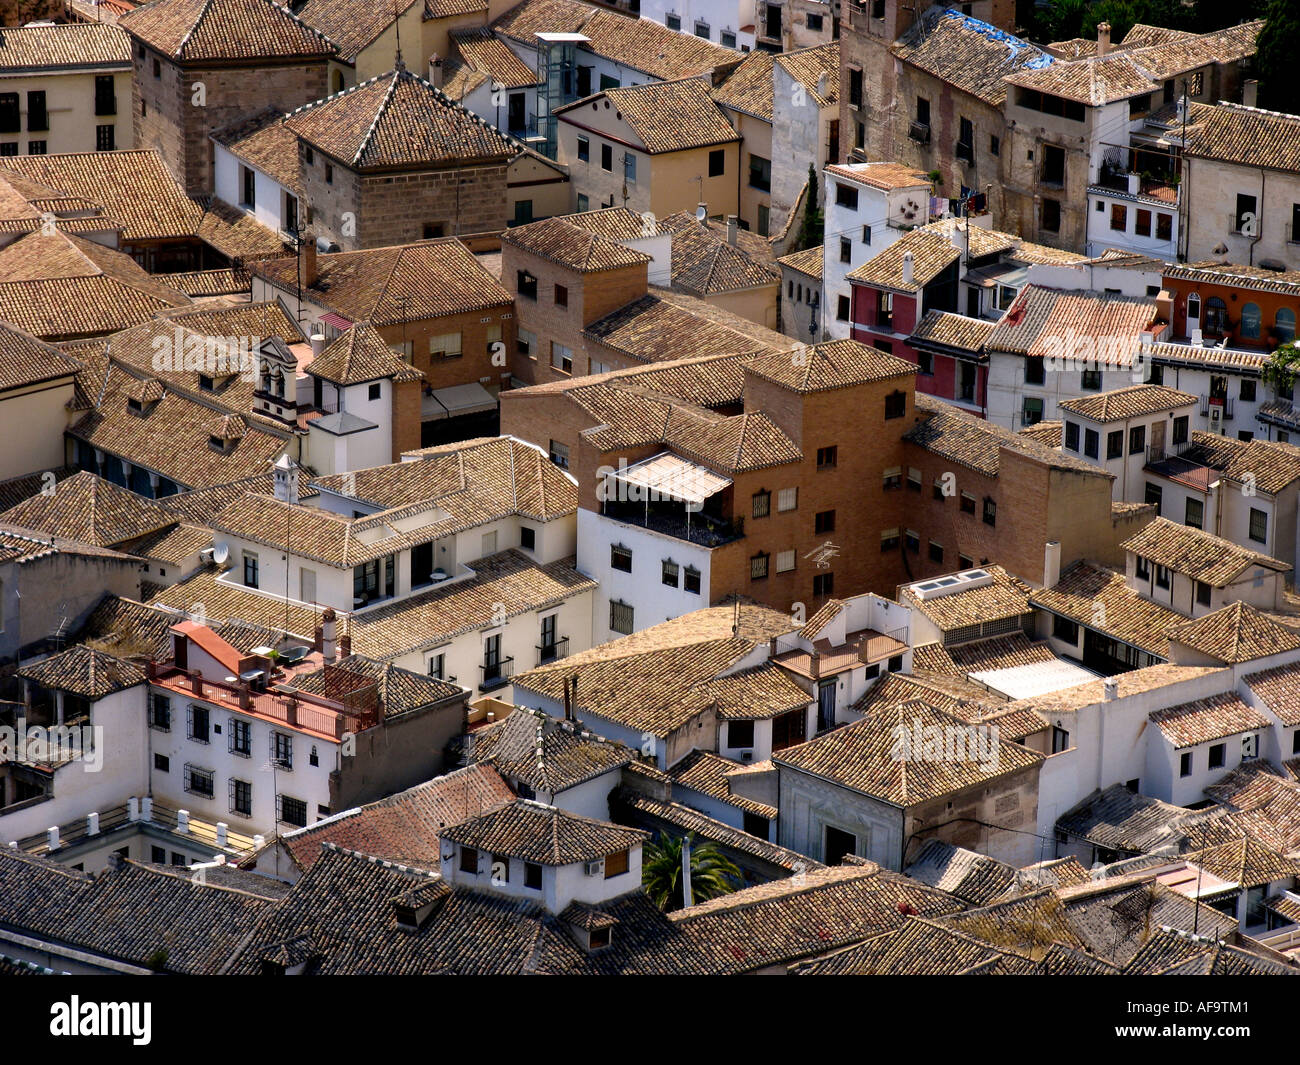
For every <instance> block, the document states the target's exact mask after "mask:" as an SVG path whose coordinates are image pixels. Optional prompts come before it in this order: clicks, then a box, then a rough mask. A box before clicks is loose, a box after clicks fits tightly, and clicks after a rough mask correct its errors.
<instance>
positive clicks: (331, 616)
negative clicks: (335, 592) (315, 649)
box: [320, 606, 338, 662]
mask: <svg viewBox="0 0 1300 1065" xmlns="http://www.w3.org/2000/svg"><path fill="white" fill-rule="evenodd" d="M337 619H338V615H337V614H335V613H334V608H333V607H332V606H327V607H326V608H325V610H324V612H323V613H322V614H321V616H320V653H321V657H322V658H323V659H325V661H326V662H333V661H334V658H335V655H336V653H337V643H336V640H337V635H338V620H337Z"/></svg>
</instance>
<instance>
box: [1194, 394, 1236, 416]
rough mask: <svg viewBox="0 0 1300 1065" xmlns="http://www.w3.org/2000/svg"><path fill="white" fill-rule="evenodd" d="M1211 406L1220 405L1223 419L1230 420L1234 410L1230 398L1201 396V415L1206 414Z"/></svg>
mask: <svg viewBox="0 0 1300 1065" xmlns="http://www.w3.org/2000/svg"><path fill="white" fill-rule="evenodd" d="M1212 406H1214V407H1222V408H1223V420H1224V421H1226V422H1230V421H1232V417H1233V414H1234V413H1235V412H1234V410H1233V406H1232V400H1231V399H1229V398H1228V397H1227V396H1201V413H1202V414H1203V415H1208V414H1209V413H1210V408H1211V407H1212Z"/></svg>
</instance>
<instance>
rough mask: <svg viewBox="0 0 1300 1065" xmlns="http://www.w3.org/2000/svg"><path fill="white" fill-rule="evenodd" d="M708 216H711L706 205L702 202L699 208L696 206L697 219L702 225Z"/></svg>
mask: <svg viewBox="0 0 1300 1065" xmlns="http://www.w3.org/2000/svg"><path fill="white" fill-rule="evenodd" d="M708 217H709V209H708V208H707V207H705V206H704V204H700V205H699V206H698V207H697V208H695V218H696V221H698V222H699V223H700V224H701V225H703V224H704V220H705V219H706V218H708Z"/></svg>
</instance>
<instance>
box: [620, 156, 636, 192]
mask: <svg viewBox="0 0 1300 1065" xmlns="http://www.w3.org/2000/svg"><path fill="white" fill-rule="evenodd" d="M623 180H624V181H626V182H627V183H628V184H629V185H635V184H636V156H635V155H633V154H632V153H631V152H624V153H623Z"/></svg>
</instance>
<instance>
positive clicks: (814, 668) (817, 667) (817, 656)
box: [809, 651, 822, 680]
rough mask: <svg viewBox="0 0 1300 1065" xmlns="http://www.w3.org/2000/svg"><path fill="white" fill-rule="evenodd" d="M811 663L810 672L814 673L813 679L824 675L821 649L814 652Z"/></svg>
mask: <svg viewBox="0 0 1300 1065" xmlns="http://www.w3.org/2000/svg"><path fill="white" fill-rule="evenodd" d="M809 665H810V667H811V668H810V670H809V672H811V673H812V675H813V680H817V678H818V677H820V676H821V675H822V653H821V652H820V651H814V652H813V653H812V660H811V662H810V663H809Z"/></svg>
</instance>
